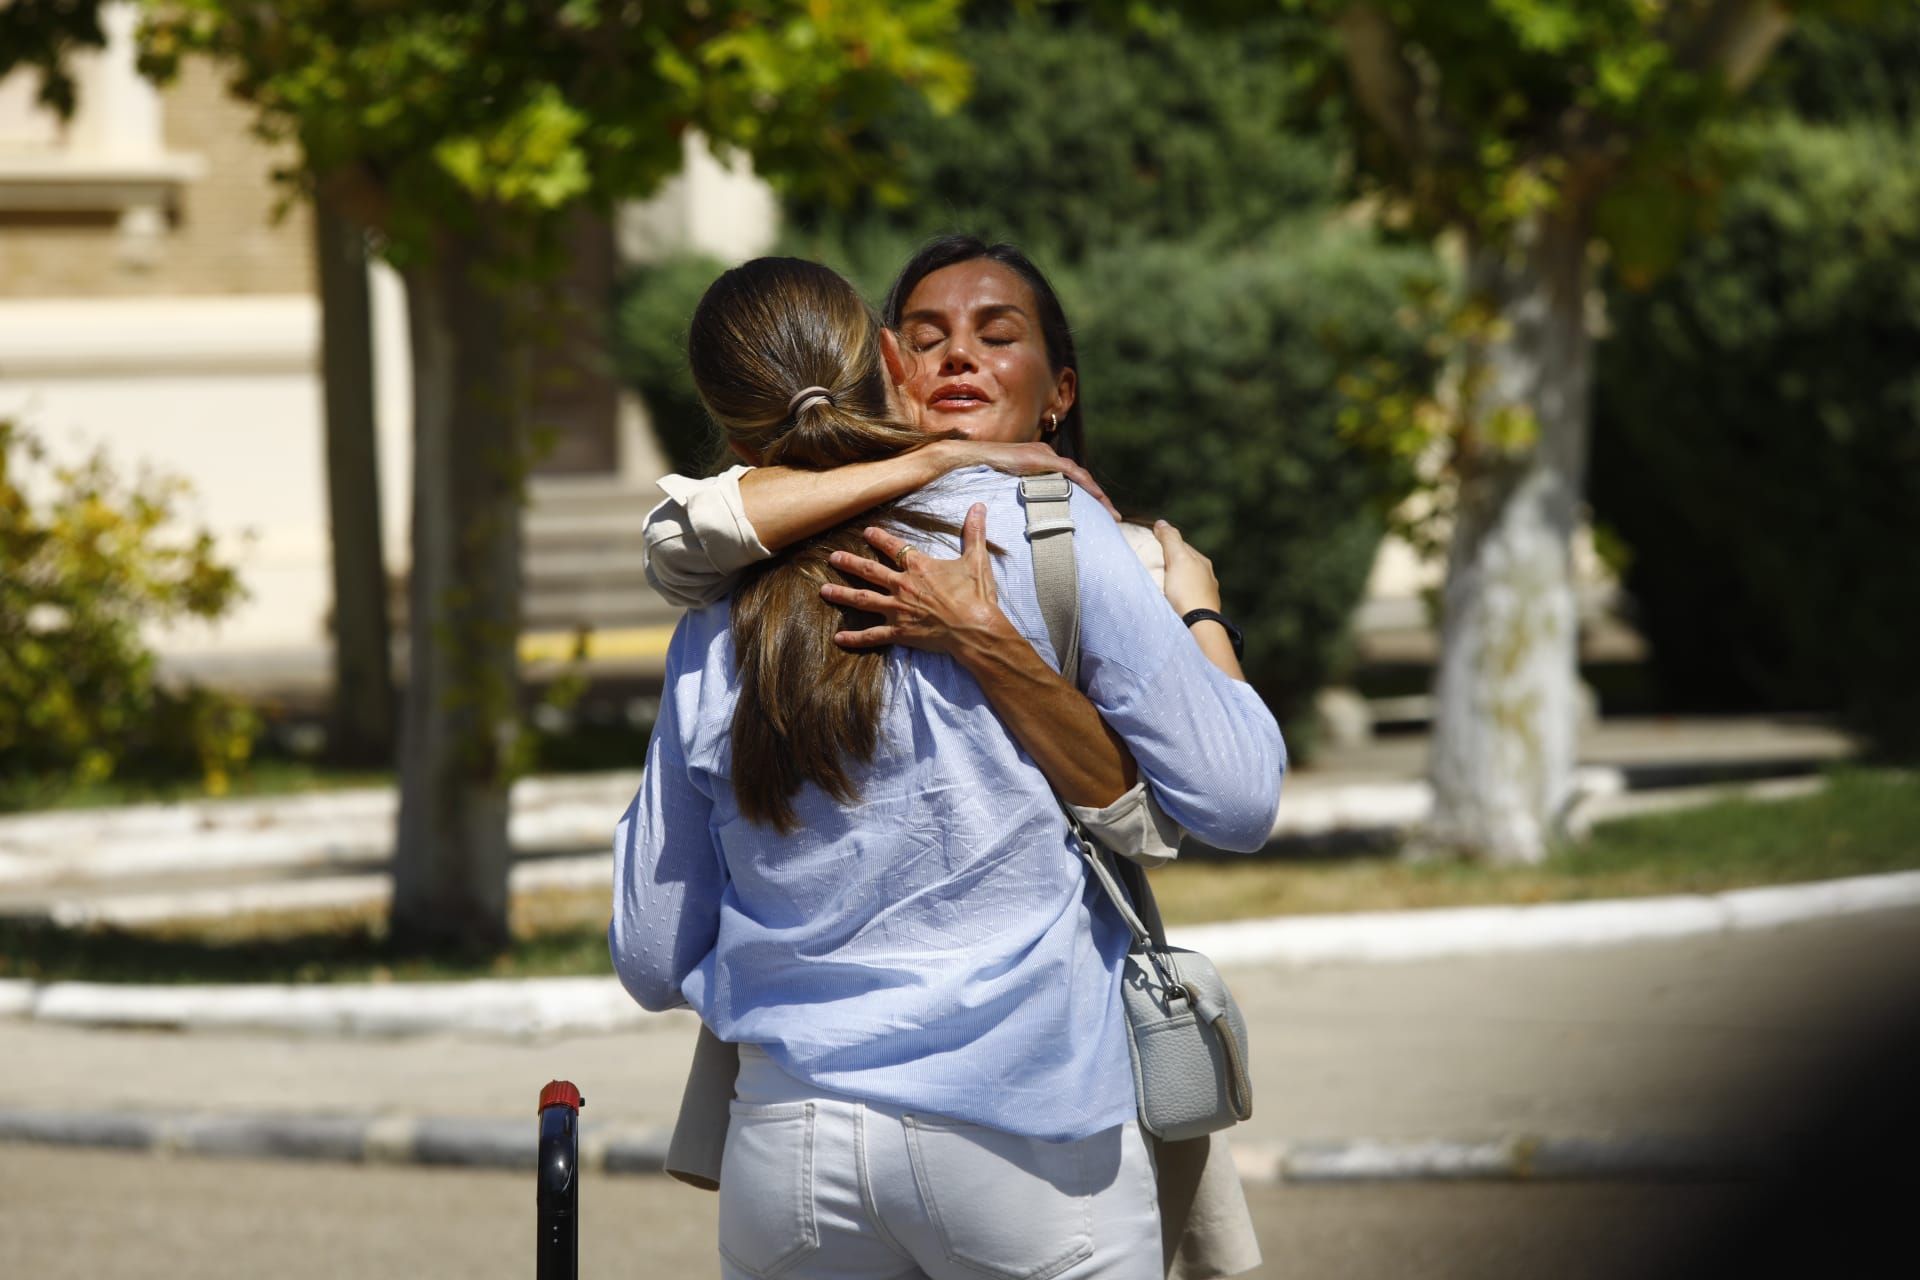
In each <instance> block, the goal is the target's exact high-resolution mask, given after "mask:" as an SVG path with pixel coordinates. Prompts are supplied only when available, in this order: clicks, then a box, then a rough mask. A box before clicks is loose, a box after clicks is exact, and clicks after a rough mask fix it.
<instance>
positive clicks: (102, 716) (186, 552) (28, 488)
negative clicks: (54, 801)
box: [0, 419, 257, 793]
mask: <svg viewBox="0 0 1920 1280" xmlns="http://www.w3.org/2000/svg"><path fill="white" fill-rule="evenodd" d="M184 494H185V487H184V486H183V485H182V484H181V483H179V482H178V481H171V480H166V479H163V478H158V477H153V476H143V477H142V479H141V480H140V481H139V482H137V483H135V484H132V485H124V484H122V483H121V482H120V481H119V480H118V479H117V478H116V477H115V475H114V474H113V472H112V470H111V469H110V468H109V467H108V465H107V463H106V460H105V459H104V458H103V457H101V456H100V455H98V454H95V455H94V456H92V457H90V458H89V459H87V460H86V461H85V462H82V463H80V464H79V465H77V466H70V467H69V466H53V465H50V464H49V463H48V462H47V459H46V455H45V452H44V450H43V448H42V446H41V444H40V442H39V441H38V439H37V438H36V437H35V436H33V435H32V434H31V433H29V432H28V431H26V430H25V429H24V428H22V427H20V426H19V425H18V424H16V423H13V422H10V421H6V420H3V419H0V566H4V568H5V572H4V575H0V773H3V774H6V775H8V776H11V777H18V776H20V775H23V774H51V775H60V776H63V777H66V778H68V779H70V780H71V781H73V782H76V783H81V784H85V783H91V782H98V781H101V780H103V779H105V778H107V777H108V776H110V775H112V774H113V773H115V772H116V770H122V769H126V768H130V769H138V770H147V771H152V770H167V769H175V770H177V769H179V768H181V767H183V766H184V767H190V768H197V769H198V770H199V771H200V773H201V775H202V777H203V778H204V780H205V782H206V785H207V787H208V789H209V790H211V791H213V792H216V793H218V792H220V791H223V790H225V787H226V782H227V779H228V777H229V775H230V774H231V772H232V771H233V770H234V769H236V768H238V767H240V766H241V765H243V764H245V762H246V760H247V758H248V756H249V755H250V753H251V751H252V746H253V739H254V736H255V734H256V732H257V722H256V721H255V719H254V717H253V716H252V714H251V713H250V712H248V711H247V710H245V709H244V708H242V707H240V706H238V705H236V704H235V703H233V702H230V701H229V700H227V699H225V698H223V697H221V696H219V695H217V694H214V693H211V692H209V691H207V690H204V689H196V688H186V689H178V690H174V689H168V688H165V687H163V686H162V685H161V683H160V682H159V681H158V680H157V678H156V674H155V669H154V667H155V664H154V656H153V654H152V652H151V651H150V650H149V649H148V648H147V646H146V643H145V641H144V640H143V638H142V635H141V632H142V629H143V628H144V627H147V626H150V625H153V624H158V623H166V622H172V621H176V620H180V619H187V618H197V619H202V620H209V621H210V620H213V619H217V618H219V617H221V616H223V615H224V614H225V613H227V612H228V610H229V609H231V607H232V606H233V605H234V603H236V602H237V601H238V600H239V599H240V597H241V589H240V584H239V581H238V579H237V578H236V577H235V575H234V571H233V570H232V568H230V567H229V566H227V565H225V564H223V563H222V562H221V561H220V560H219V559H218V557H217V556H216V554H215V549H214V545H213V540H212V537H211V536H210V535H209V534H207V533H206V532H205V531H204V530H202V531H198V532H194V533H188V534H178V533H176V532H175V530H174V525H175V523H176V518H177V514H178V506H179V503H180V500H181V499H182V497H183V496H184Z"/></svg>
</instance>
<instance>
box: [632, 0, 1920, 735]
mask: <svg viewBox="0 0 1920 1280" xmlns="http://www.w3.org/2000/svg"><path fill="white" fill-rule="evenodd" d="M1077 13H1078V10H1077V9H1076V7H1074V6H1056V7H1052V8H1046V9H1041V10H1038V11H1029V10H1024V9H1019V8H1007V9H1004V10H1000V11H997V15H996V16H995V17H994V19H993V21H991V22H990V23H986V24H982V23H978V22H976V23H974V24H972V25H971V27H970V29H969V31H968V34H967V35H966V37H965V39H964V42H963V46H962V50H961V52H962V54H963V55H964V56H965V57H966V58H967V59H968V60H969V61H971V62H972V63H973V64H974V66H975V89H974V93H973V96H972V98H971V99H970V100H969V101H968V102H967V103H966V104H965V105H964V106H963V107H962V108H961V110H960V111H958V112H957V113H954V114H950V115H945V116H942V115H939V114H936V113H935V112H933V111H930V110H928V109H926V108H925V107H924V106H919V107H915V106H913V105H912V104H908V103H903V107H902V109H901V110H900V111H899V112H896V113H893V114H891V115H889V116H887V117H885V118H884V122H883V123H882V124H881V125H879V126H876V127H874V128H873V129H872V137H871V138H870V139H869V140H870V141H872V142H874V143H876V144H877V145H880V146H883V147H885V148H887V149H889V150H891V151H893V152H894V153H895V154H896V155H898V156H899V157H900V159H901V162H902V165H903V167H904V172H905V173H906V174H907V175H908V183H909V184H910V185H911V187H912V189H914V190H916V191H917V192H918V193H919V195H918V196H917V197H916V198H914V199H913V200H911V201H909V202H907V203H898V202H896V201H895V200H893V199H891V198H890V197H892V196H894V195H896V194H897V193H896V192H893V191H891V190H885V191H883V190H874V191H869V192H866V193H864V194H862V195H861V196H859V197H858V198H856V200H855V201H854V203H853V204H852V205H851V206H841V205H836V204H833V203H830V202H826V201H802V200H789V202H788V204H787V207H786V214H787V217H788V221H789V230H788V232H787V235H786V242H785V243H784V245H783V246H782V248H783V250H784V251H786V252H792V253H797V254H801V255H804V256H808V257H816V258H821V259H824V260H826V261H829V262H832V263H834V264H835V265H836V266H839V267H840V268H842V269H843V270H845V271H846V272H847V273H848V274H849V275H850V276H851V277H852V278H854V279H855V280H856V281H857V282H858V283H859V284H860V285H861V286H862V288H864V289H865V290H866V291H867V293H868V295H869V296H870V297H875V298H878V297H880V296H882V295H883V293H884V291H885V287H886V285H887V283H888V282H889V280H890V278H891V276H892V273H893V272H894V270H896V269H897V267H898V266H899V264H900V263H902V262H903V261H904V260H905V258H906V257H907V256H908V255H909V254H910V253H911V252H912V250H913V248H914V247H915V246H917V245H918V244H919V243H920V242H921V241H923V240H924V239H926V238H927V237H929V236H931V235H934V234H938V233H942V232H947V231H955V230H964V231H972V232H974V233H976V234H981V235H984V236H987V237H989V238H996V237H997V238H1006V239H1011V240H1014V241H1016V242H1017V243H1020V244H1022V245H1023V246H1024V247H1026V248H1028V249H1029V250H1030V251H1031V252H1032V253H1033V254H1034V255H1035V257H1036V258H1037V259H1038V260H1039V261H1040V262H1041V264H1042V266H1043V267H1044V268H1046V269H1047V271H1048V272H1049V274H1050V275H1051V276H1052V277H1053V279H1054V282H1055V284H1056V286H1057V287H1058V288H1059V289H1060V291H1061V293H1062V295H1063V297H1064V299H1065V300H1066V302H1067V305H1068V308H1069V314H1070V316H1071V318H1072V319H1073V320H1074V321H1075V324H1076V329H1077V332H1078V338H1079V347H1080V353H1081V359H1082V361H1083V370H1082V373H1083V380H1082V388H1083V396H1084V399H1085V402H1086V404H1087V406H1088V411H1089V415H1090V417H1089V441H1090V454H1091V461H1092V463H1093V466H1094V468H1095V470H1096V472H1097V473H1098V474H1099V475H1100V477H1101V480H1102V483H1103V484H1105V485H1106V486H1107V487H1108V489H1109V491H1110V492H1112V493H1113V494H1114V495H1115V496H1116V498H1117V499H1118V500H1119V501H1120V502H1121V504H1122V505H1123V506H1124V507H1126V508H1127V509H1129V510H1130V511H1134V512H1138V513H1141V514H1150V515H1165V516H1166V517H1168V518H1169V519H1172V520H1173V521H1175V522H1176V523H1177V524H1179V525H1181V527H1182V528H1183V529H1185V530H1186V531H1187V532H1188V534H1189V536H1191V537H1192V538H1193V540H1194V541H1195V542H1196V544H1197V545H1199V546H1201V547H1202V548H1203V549H1205V550H1206V551H1208V552H1209V553H1210V554H1212V555H1213V557H1214V559H1215V562H1216V564H1217V565H1218V567H1219V569H1220V573H1221V577H1222V579H1223V582H1224V584H1225V588H1226V594H1227V599H1228V600H1229V602H1230V605H1231V608H1232V609H1233V610H1234V612H1235V613H1236V614H1237V615H1239V616H1241V617H1242V618H1243V619H1244V622H1245V624H1246V627H1247V631H1248V640H1249V656H1250V658H1251V659H1252V661H1251V662H1250V672H1251V674H1252V675H1253V677H1254V679H1255V680H1256V682H1257V683H1258V684H1259V685H1260V687H1261V690H1262V692H1263V693H1264V694H1265V695H1266V696H1267V697H1268V698H1269V699H1270V701H1271V702H1272V704H1273V706H1274V708H1275V710H1276V712H1278V713H1279V714H1280V715H1281V717H1282V718H1283V720H1284V721H1287V722H1288V723H1290V724H1300V725H1304V724H1305V723H1307V718H1306V717H1298V716H1296V715H1295V714H1294V713H1296V712H1297V711H1298V710H1299V709H1300V708H1301V706H1302V705H1303V703H1304V702H1305V700H1306V699H1307V698H1309V697H1310V696H1311V694H1312V692H1313V691H1314V690H1315V689H1317V688H1318V687H1320V686H1322V685H1324V684H1325V683H1327V682H1328V681H1329V680H1332V679H1337V678H1339V677H1340V676H1341V675H1342V674H1343V669H1344V667H1345V665H1346V663H1347V660H1348V659H1347V655H1348V649H1347V626H1348V621H1349V619H1350V617H1351V613H1352V610H1353V607H1354V605H1355V604H1356V603H1357V602H1358V600H1359V598H1360V592H1361V590H1362V587H1363V585H1364V581H1365V575H1366V571H1367V567H1368V565H1369V564H1370V563H1371V560H1372V558H1373V554H1374V551H1375V549H1376V547H1377V544H1378V539H1379V537H1380V533H1381V529H1382V525H1383V520H1382V516H1381V513H1382V512H1384V511H1386V510H1388V509H1390V508H1391V507H1392V506H1393V505H1394V503H1395V502H1396V501H1397V500H1398V499H1399V498H1400V497H1402V496H1403V495H1404V494H1405V493H1407V492H1408V490H1409V488H1410V487H1411V484H1412V479H1413V478H1412V475H1411V472H1410V469H1409V468H1408V467H1407V466H1406V465H1405V464H1406V461H1407V460H1406V459H1405V458H1401V459H1400V460H1399V462H1398V463H1397V464H1396V463H1394V462H1391V461H1390V460H1388V459H1386V458H1383V457H1382V456H1381V453H1382V452H1384V450H1382V449H1380V448H1379V447H1378V446H1379V442H1378V441H1377V440H1375V441H1373V446H1374V447H1363V446H1364V445H1365V442H1367V441H1368V440H1369V439H1371V437H1369V436H1368V434H1367V433H1364V432H1361V433H1354V432H1348V433H1346V434H1345V436H1343V435H1342V434H1341V432H1340V430H1339V427H1338V422H1337V420H1338V418H1339V416H1340V414H1341V411H1342V409H1343V408H1346V409H1353V408H1355V405H1353V404H1351V403H1349V402H1348V400H1347V399H1344V398H1343V397H1344V396H1348V395H1352V394H1356V393H1357V394H1359V395H1360V396H1361V397H1362V398H1363V400H1364V403H1361V404H1359V405H1358V406H1357V407H1358V411H1359V412H1360V413H1361V414H1362V415H1363V416H1364V415H1366V414H1369V413H1372V412H1374V411H1376V410H1377V408H1378V406H1379V405H1381V404H1384V403H1395V402H1398V401H1402V400H1404V401H1406V402H1418V401H1422V400H1424V399H1425V398H1427V397H1429V396H1430V394H1431V388H1432V386H1433V381H1434V377H1435V375H1436V373H1437V372H1438V369H1437V365H1438V363H1439V362H1440V360H1441V359H1442V358H1443V357H1444V353H1445V351H1446V350H1447V349H1448V348H1447V344H1446V342H1445V340H1444V338H1443V337H1442V336H1441V335H1439V334H1437V333H1436V332H1435V326H1436V325H1437V324H1439V323H1441V322H1442V321H1443V319H1444V315H1443V312H1442V311H1441V310H1440V309H1437V308H1435V307H1432V306H1430V305H1423V304H1422V303H1421V302H1420V300H1421V299H1422V298H1427V299H1431V297H1432V296H1433V294H1434V291H1435V289H1436V286H1438V285H1440V284H1443V283H1444V282H1445V281H1446V279H1447V271H1446V268H1445V267H1444V265H1443V264H1442V262H1441V260H1440V258H1439V257H1438V256H1437V255H1436V254H1435V253H1434V252H1433V251H1432V250H1430V249H1429V248H1427V247H1426V246H1425V245H1424V244H1422V243H1419V242H1417V241H1415V240H1413V239H1412V238H1411V237H1406V236H1402V237H1398V238H1396V237H1394V236H1393V235H1391V234H1389V233H1385V232H1382V231H1380V230H1378V229H1377V222H1378V220H1377V219H1376V218H1373V217H1371V216H1370V215H1369V209H1368V206H1367V205H1366V204H1365V203H1364V202H1360V203H1356V202H1354V201H1353V199H1352V193H1353V192H1354V190H1355V187H1354V184H1353V180H1352V176H1351V174H1350V172H1349V168H1350V164H1349V159H1348V157H1349V156H1350V155H1351V147H1352V145H1353V142H1352V139H1351V137H1350V136H1349V134H1348V132H1347V127H1346V123H1345V121H1344V119H1343V117H1342V115H1341V111H1340V109H1339V108H1338V107H1337V106H1335V105H1333V98H1332V97H1331V96H1329V95H1327V94H1325V92H1324V89H1325V81H1324V79H1323V78H1322V76H1323V72H1324V68H1325V66H1326V62H1325V55H1326V54H1327V52H1328V49H1327V46H1326V44H1325V42H1326V40H1328V39H1329V38H1330V37H1329V36H1328V33H1327V31H1326V29H1325V27H1324V26H1323V25H1320V24H1315V23H1310V22H1303V21H1299V20H1295V19H1288V18H1284V17H1279V18H1273V19H1269V20H1267V21H1264V22H1261V23H1255V24H1251V25H1248V26H1246V27H1245V28H1243V29H1241V30H1237V31H1233V32H1231V33H1218V32H1204V31H1191V30H1184V29H1181V28H1179V27H1178V26H1177V25H1174V26H1171V27H1162V28H1161V29H1159V30H1157V31H1155V32H1152V33H1148V32H1142V31H1134V32H1132V33H1128V34H1121V33H1117V32H1115V31H1114V30H1112V28H1111V25H1110V24H1107V25H1105V26H1101V25H1097V24H1095V23H1093V22H1090V21H1087V20H1085V19H1084V18H1082V17H1079V16H1076V14H1077ZM1917 110H1920V11H1907V12H1892V11H1890V12H1889V13H1888V14H1887V15H1886V16H1884V17H1882V18H1881V19H1879V20H1878V21H1877V22H1875V23H1873V24H1871V25H1868V26H1864V27H1862V26H1857V25H1846V24H1843V23H1838V22H1832V21H1823V20H1820V19H1817V18H1812V17H1809V18H1807V19H1805V20H1804V21H1802V22H1801V23H1800V24H1799V25H1798V26H1797V27H1796V29H1795V31H1794V32H1793V34H1792V35H1791V36H1790V37H1789V39H1788V41H1787V43H1786V44H1785V46H1784V47H1783V48H1782V49H1781V50H1780V52H1779V53H1778V55H1777V56H1776V59H1775V62H1774V64H1773V65H1772V66H1770V67H1769V69H1768V71H1767V73H1766V74H1765V75H1763V76H1762V77H1761V79H1760V82H1759V84H1758V85H1757V86H1756V91H1755V93H1754V95H1753V98H1752V102H1751V105H1750V107H1749V108H1748V109H1747V110H1745V111H1744V112H1743V114H1742V116H1741V118H1740V119H1739V121H1738V122H1737V123H1736V124H1734V125H1732V126H1730V127H1728V128H1726V129H1725V130H1724V137H1721V138H1719V139H1717V140H1716V149H1717V150H1718V151H1720V152H1722V153H1723V154H1724V155H1725V156H1726V157H1727V158H1728V159H1729V161H1730V163H1729V164H1728V166H1727V169H1726V174H1727V176H1726V177H1725V178H1724V179H1717V180H1716V181H1718V182H1720V183H1721V185H1720V187H1719V189H1718V190H1717V192H1709V193H1707V194H1708V195H1709V196H1710V197H1712V198H1709V199H1707V200H1705V201H1703V202H1701V203H1700V204H1698V205H1697V206H1695V207H1694V208H1693V209H1692V211H1689V212H1687V213H1686V215H1685V217H1684V218H1682V219H1680V222H1683V223H1684V224H1685V225H1684V226H1681V233H1682V234H1683V235H1684V236H1685V237H1686V239H1685V241H1684V246H1683V247H1684V252H1678V251H1676V252H1675V253H1674V254H1673V255H1671V256H1672V259H1673V265H1671V266H1670V267H1668V268H1667V269H1666V270H1664V271H1662V272H1659V273H1649V272H1647V271H1644V270H1641V269H1640V268H1639V265H1638V264H1637V263H1628V262H1627V261H1626V260H1624V259H1623V260H1621V261H1619V262H1616V268H1617V269H1616V270H1615V271H1614V272H1613V273H1612V274H1611V277H1610V278H1609V280H1608V285H1607V287H1608V298H1607V310H1608V315H1609V336H1608V337H1607V338H1606V340H1605V341H1603V342H1602V343H1601V344H1600V347H1599V351H1598V369H1597V374H1598V376H1597V379H1596V382H1597V404H1596V408H1595V413H1596V418H1595V431H1594V446H1593V448H1594V456H1593V478H1592V492H1591V498H1592V503H1593V507H1594V509H1595V514H1596V518H1597V521H1598V523H1599V525H1600V541H1601V544H1602V545H1603V546H1605V547H1607V548H1609V549H1618V554H1617V555H1615V556H1614V558H1615V559H1616V560H1617V561H1618V562H1619V565H1620V567H1621V568H1622V569H1623V570H1624V581H1625V585H1626V587H1627V589H1628V592H1629V594H1630V596H1631V597H1632V600H1633V602H1634V608H1635V611H1636V621H1637V622H1638V624H1639V625H1640V627H1641V628H1642V630H1643V632H1644V634H1645V635H1646V637H1647V639H1648V641H1649V642H1650V645H1651V649H1652V658H1653V663H1652V665H1653V672H1654V676H1655V679H1656V682H1657V688H1658V694H1657V697H1658V705H1659V706H1662V707H1665V708H1668V709H1673V710H1685V709H1702V710H1713V709H1735V708H1743V709H1754V708H1773V709H1788V710H1809V711H1834V710H1838V711H1842V712H1843V713H1845V714H1847V715H1848V716H1849V717H1850V719H1851V721H1852V723H1853V724H1854V725H1856V726H1857V727H1859V728H1861V729H1863V730H1864V731H1866V732H1867V733H1868V734H1869V735H1870V736H1871V737H1872V739H1873V740H1874V741H1875V742H1876V743H1877V744H1878V746H1879V747H1880V748H1881V749H1883V750H1886V751H1891V752H1897V753H1912V752H1913V751H1914V750H1915V749H1916V747H1917V746H1920V662H1917V661H1915V659H1914V657H1913V655H1912V639H1913V637H1914V635H1915V634H1916V633H1920V608H1916V607H1915V605H1914V603H1913V599H1914V595H1915V593H1914V591H1913V589H1912V580H1913V574H1912V571H1911V563H1910V559H1911V557H1910V552H1909V549H1910V548H1911V547H1912V546H1913V545H1914V544H1915V542H1916V541H1920V372H1917V370H1920V365H1916V363H1915V361H1914V358H1913V357H1914V353H1915V352H1916V351H1920V121H1917V120H1916V111H1917ZM1222 139H1224V140H1226V141H1225V142H1224V143H1223V142H1222V141H1221V140H1222ZM1703 180H1704V179H1703ZM1676 216H1678V215H1676ZM1676 225H1677V226H1678V225H1680V223H1676ZM1641 256H1645V255H1641ZM719 270H720V264H718V263H716V262H711V261H703V260H697V259H683V260H676V261H671V262H666V263H662V264H659V265H657V266H654V267H650V268H647V269H645V270H642V271H640V272H638V273H636V274H635V275H634V276H633V277H632V278H630V279H629V281H628V282H627V286H626V289H625V291H624V294H623V301H622V303H621V316H620V319H621V324H620V332H621V350H620V360H621V363H622V367H623V368H624V370H625V372H626V374H627V376H628V377H629V378H630V379H632V380H633V381H634V382H635V384H636V385H637V386H639V387H640V388H641V390H642V391H643V393H644V394H645V395H646V396H647V398H648V402H649V405H650V407H651V408H652V409H653V411H654V415H655V420H656V423H657V425H658V426H659V428H660V431H661V434H662V437H663V439H664V441H665V443H666V445H667V448H668V450H669V452H670V454H671V456H672V458H673V461H674V464H675V466H676V467H678V468H680V469H683V470H688V471H701V472H704V471H707V470H710V469H712V468H714V467H715V466H717V465H718V464H719V461H720V460H719V459H718V457H717V456H716V455H715V454H714V453H713V451H712V447H711V444H710V440H711V434H710V431H709V428H708V427H707V424H706V422H705V420H704V415H703V414H702V413H701V412H700V409H699V404H698V401H697V399H696V398H695V397H694V395H693V392H692V387H691V383H690V381H689V380H688V378H687V376H686V369H685V355H684V340H685V325H686V317H687V316H688V315H689V314H690V313H691V311H692V307H693V304H694V302H695V301H696V300H697V299H698V297H699V295H700V292H701V291H702V289H704V287H705V285H706V284H707V283H708V282H709V281H710V280H711V279H712V278H713V276H714V275H715V274H717V273H718V271H719ZM1356 374H1357V375H1358V376H1351V375H1356ZM1342 375H1350V376H1347V377H1344V378H1343V377H1342Z"/></svg>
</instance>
